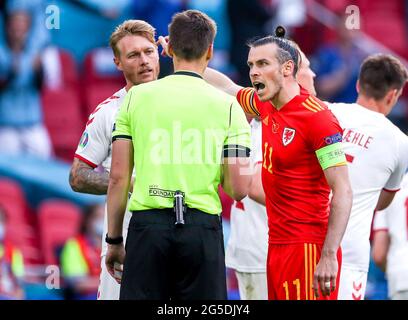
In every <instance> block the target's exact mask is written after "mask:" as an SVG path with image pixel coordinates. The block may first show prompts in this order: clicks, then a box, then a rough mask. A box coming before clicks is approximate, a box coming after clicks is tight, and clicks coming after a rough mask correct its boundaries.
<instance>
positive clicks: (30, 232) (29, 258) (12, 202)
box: [0, 178, 41, 263]
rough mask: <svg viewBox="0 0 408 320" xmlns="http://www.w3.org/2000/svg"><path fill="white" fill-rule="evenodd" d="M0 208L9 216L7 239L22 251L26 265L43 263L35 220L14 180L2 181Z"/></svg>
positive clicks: (0, 181)
mask: <svg viewBox="0 0 408 320" xmlns="http://www.w3.org/2000/svg"><path fill="white" fill-rule="evenodd" d="M0 206H1V207H2V208H3V209H4V212H5V214H6V216H7V223H6V232H7V233H6V238H7V239H8V240H9V241H10V242H11V243H13V245H15V246H16V247H17V248H19V249H20V250H21V251H22V253H23V256H24V261H25V263H36V262H39V261H41V256H40V252H39V250H38V248H37V246H36V241H37V234H36V231H35V220H34V219H31V216H30V213H29V212H28V211H29V208H28V205H27V202H26V199H25V195H24V192H23V190H22V188H21V187H20V185H19V184H18V183H17V182H15V181H14V180H10V179H6V178H1V179H0Z"/></svg>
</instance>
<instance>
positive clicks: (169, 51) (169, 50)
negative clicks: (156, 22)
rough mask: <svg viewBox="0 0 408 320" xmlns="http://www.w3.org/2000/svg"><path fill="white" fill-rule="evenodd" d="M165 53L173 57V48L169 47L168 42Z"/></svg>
mask: <svg viewBox="0 0 408 320" xmlns="http://www.w3.org/2000/svg"><path fill="white" fill-rule="evenodd" d="M167 53H168V55H169V56H170V57H171V58H173V55H174V51H173V46H172V45H171V43H170V42H169V44H168V46H167Z"/></svg>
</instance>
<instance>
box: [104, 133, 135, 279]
mask: <svg viewBox="0 0 408 320" xmlns="http://www.w3.org/2000/svg"><path fill="white" fill-rule="evenodd" d="M132 170H133V145H132V141H131V140H124V139H119V140H116V141H114V142H113V143H112V166H111V173H110V178H109V187H108V196H107V210H108V236H109V237H110V238H118V237H121V236H122V229H123V218H124V215H125V211H126V204H127V199H128V191H129V188H130V180H131V176H132ZM124 259H125V248H124V245H123V242H122V243H121V244H118V245H108V252H107V254H106V260H105V261H106V267H107V269H108V272H109V273H110V274H111V275H112V277H114V278H115V279H116V281H117V282H119V283H120V279H117V278H116V277H115V272H114V270H115V264H123V263H124Z"/></svg>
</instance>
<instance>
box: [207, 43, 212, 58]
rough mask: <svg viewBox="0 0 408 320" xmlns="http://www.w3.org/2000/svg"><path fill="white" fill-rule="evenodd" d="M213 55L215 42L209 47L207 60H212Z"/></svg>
mask: <svg viewBox="0 0 408 320" xmlns="http://www.w3.org/2000/svg"><path fill="white" fill-rule="evenodd" d="M213 55H214V44H213V43H211V45H210V46H209V47H208V50H207V57H206V59H207V61H209V60H211V59H212V57H213Z"/></svg>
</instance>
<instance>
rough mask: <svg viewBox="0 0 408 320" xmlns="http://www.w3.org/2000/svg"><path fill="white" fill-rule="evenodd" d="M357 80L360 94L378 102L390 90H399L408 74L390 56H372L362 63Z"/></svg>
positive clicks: (400, 64) (403, 67)
mask: <svg viewBox="0 0 408 320" xmlns="http://www.w3.org/2000/svg"><path fill="white" fill-rule="evenodd" d="M358 80H359V86H360V92H361V94H363V95H365V96H367V97H371V98H374V99H375V100H377V101H378V100H381V99H383V98H384V97H385V96H386V95H387V93H388V92H389V91H390V90H393V89H397V90H401V89H402V87H403V86H404V85H405V83H406V82H407V80H408V72H407V69H406V67H405V66H404V65H403V64H402V63H401V62H400V61H399V60H398V59H397V58H395V57H393V56H392V55H390V54H374V55H370V56H369V57H368V58H366V59H365V60H364V61H363V63H362V65H361V68H360V75H359V78H358Z"/></svg>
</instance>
